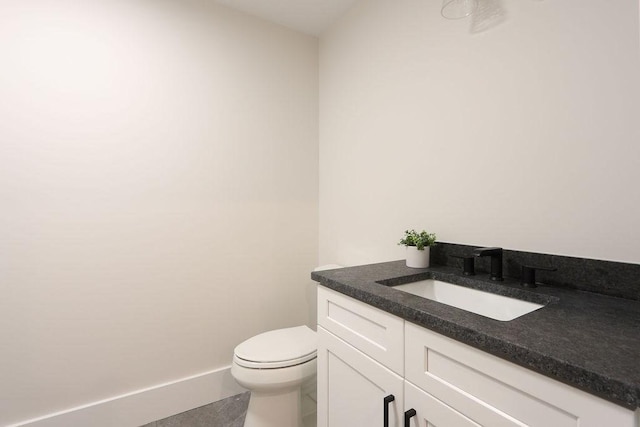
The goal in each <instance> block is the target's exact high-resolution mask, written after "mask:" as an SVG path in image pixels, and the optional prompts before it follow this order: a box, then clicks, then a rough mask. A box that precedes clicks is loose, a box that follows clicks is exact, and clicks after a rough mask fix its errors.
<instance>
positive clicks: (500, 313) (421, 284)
mask: <svg viewBox="0 0 640 427" xmlns="http://www.w3.org/2000/svg"><path fill="white" fill-rule="evenodd" d="M393 288H394V289H398V290H400V291H403V292H407V293H410V294H413V295H417V296H419V297H422V298H427V299H430V300H432V301H437V302H440V303H442V304H446V305H450V306H453V307H457V308H460V309H462V310H466V311H470V312H472V313H476V314H479V315H481V316H486V317H489V318H491V319H495V320H501V321H509V320H513V319H516V318H518V317H520V316H523V315H525V314H527V313H531V312H532V311H535V310H538V309H540V308H542V307H544V305H543V304H537V303H534V302H528V301H522V300H519V299H516V298H511V297H506V296H503V295H497V294H492V293H490V292H485V291H480V290H477V289H472V288H467V287H464V286H459V285H454V284H451V283H447V282H442V281H440V280H434V279H428V280H420V281H418V282H412V283H407V284H404V285H398V286H394V287H393Z"/></svg>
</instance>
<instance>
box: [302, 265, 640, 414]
mask: <svg viewBox="0 0 640 427" xmlns="http://www.w3.org/2000/svg"><path fill="white" fill-rule="evenodd" d="M311 278H312V279H313V280H315V281H317V282H319V283H320V284H321V285H323V286H325V287H327V288H330V289H333V290H335V291H338V292H340V293H343V294H345V295H348V296H351V297H353V298H355V299H358V300H360V301H362V302H365V303H367V304H369V305H372V306H374V307H377V308H380V309H382V310H384V311H386V312H389V313H391V314H395V315H396V316H399V317H401V318H403V319H405V320H407V321H409V322H412V323H415V324H417V325H420V326H423V327H425V328H428V329H431V330H433V331H436V332H439V333H441V334H442V335H445V336H448V337H451V338H453V339H455V340H457V341H460V342H463V343H465V344H468V345H471V346H473V347H476V348H478V349H481V350H484V351H486V352H488V353H490V354H493V355H495V356H498V357H500V358H502V359H505V360H508V361H510V362H513V363H516V364H518V365H520V366H524V367H525V368H529V369H532V370H534V371H536V372H539V373H541V374H543V375H545V376H547V377H550V378H553V379H555V380H558V381H561V382H563V383H566V384H569V385H571V386H573V387H577V388H579V389H581V390H584V391H586V392H588V393H591V394H593V395H596V396H598V397H601V398H604V399H607V400H609V401H611V402H614V403H616V404H618V405H621V406H624V407H626V408H628V409H632V410H636V409H637V408H638V407H640V302H639V301H634V300H630V299H624V298H616V297H611V296H605V295H601V294H596V293H591V292H585V291H578V290H573V289H564V288H556V287H547V286H544V285H539V286H538V287H537V288H535V289H531V290H529V289H525V288H522V287H521V286H520V285H519V283H518V282H517V281H515V280H510V279H505V281H504V282H500V283H496V282H492V281H490V280H489V279H488V277H487V276H486V275H485V274H478V275H477V276H472V277H466V276H463V275H462V274H461V272H460V270H458V269H455V268H451V267H432V268H427V269H414V268H408V267H406V266H405V262H404V260H402V261H393V262H385V263H379V264H370V265H363V266H357V267H347V268H343V269H339V270H328V271H319V272H313V273H312V274H311ZM428 278H434V279H440V280H443V281H448V282H451V283H456V284H459V285H464V286H470V287H474V288H478V289H484V290H488V291H491V292H493V293H500V294H503V295H508V296H513V297H516V298H519V299H525V300H528V301H532V302H541V303H546V304H547V305H546V307H544V308H542V309H540V310H537V311H534V312H532V313H529V314H526V315H524V316H522V317H519V318H517V319H514V320H512V321H508V322H502V321H498V320H493V319H490V318H487V317H484V316H480V315H477V314H474V313H470V312H467V311H464V310H461V309H457V308H455V307H451V306H448V305H444V304H441V303H438V302H434V301H430V300H427V299H424V298H420V297H417V296H415V295H411V294H408V293H405V292H402V291H399V290H396V289H393V287H392V286H393V285H399V284H402V283H408V282H413V281H416V280H423V279H428Z"/></svg>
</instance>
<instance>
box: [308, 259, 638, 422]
mask: <svg viewBox="0 0 640 427" xmlns="http://www.w3.org/2000/svg"><path fill="white" fill-rule="evenodd" d="M312 278H313V279H314V280H316V281H318V282H319V283H320V284H319V285H318V339H319V342H318V426H321V427H342V426H346V425H353V426H396V427H400V426H421V427H426V426H427V425H436V426H447V427H458V426H490V427H494V426H510V427H515V426H545V427H546V426H554V427H564V426H580V427H597V426H598V427H601V426H616V427H638V426H639V425H640V424H639V419H640V415H639V414H640V411H639V410H638V406H639V404H640V373H639V370H638V356H640V336H639V335H640V329H638V326H640V303H639V302H638V301H634V300H629V299H623V298H613V297H610V296H606V295H599V294H594V293H591V292H583V291H578V290H574V289H563V288H556V287H544V286H540V287H538V288H536V289H534V290H523V289H522V288H521V287H520V286H519V283H517V281H513V280H509V279H507V280H505V282H504V283H501V284H495V283H491V281H489V280H488V279H486V280H485V279H484V278H483V276H482V274H479V275H478V276H477V277H474V278H471V279H470V278H464V277H461V274H460V272H459V271H458V270H457V269H455V268H451V267H446V266H444V267H433V268H429V269H410V268H407V267H406V266H405V265H404V262H403V261H397V262H389V263H381V264H372V265H367V266H359V267H351V268H345V269H341V270H332V271H326V272H318V273H313V275H312ZM424 279H438V280H442V281H444V282H450V283H456V282H457V284H459V285H462V286H466V287H469V286H471V287H475V288H477V289H481V290H484V291H489V292H493V293H496V292H497V293H501V294H503V295H508V296H510V297H517V298H519V299H524V300H528V301H533V302H536V303H541V304H542V305H543V307H542V308H540V309H538V310H535V311H532V312H530V313H528V314H524V315H522V316H520V317H517V318H515V319H513V320H510V321H499V320H494V319H490V318H488V317H486V316H481V315H478V314H475V313H472V312H469V311H466V310H462V309H458V308H455V307H451V306H449V305H444V304H441V303H439V302H435V301H431V300H429V299H426V298H422V297H419V296H417V295H413V294H410V293H407V292H403V291H401V290H399V289H394V286H395V285H402V284H405V283H412V282H417V281H419V280H424Z"/></svg>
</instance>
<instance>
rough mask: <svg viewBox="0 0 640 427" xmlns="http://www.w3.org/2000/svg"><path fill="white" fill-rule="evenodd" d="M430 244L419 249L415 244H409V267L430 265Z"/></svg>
mask: <svg viewBox="0 0 640 427" xmlns="http://www.w3.org/2000/svg"><path fill="white" fill-rule="evenodd" d="M429 249H430V248H429V246H427V247H426V248H424V250H422V251H419V250H418V249H417V248H416V247H415V246H407V267H411V268H427V267H429Z"/></svg>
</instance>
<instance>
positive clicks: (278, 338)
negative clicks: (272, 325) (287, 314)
mask: <svg viewBox="0 0 640 427" xmlns="http://www.w3.org/2000/svg"><path fill="white" fill-rule="evenodd" d="M316 355H317V338H316V333H315V332H314V331H312V330H311V329H309V328H308V327H307V326H296V327H294V328H286V329H276V330H275V331H269V332H265V333H263V334H260V335H256V336H255V337H252V338H249V339H248V340H246V341H244V342H243V343H241V344H239V345H238V346H237V347H236V348H235V350H234V352H233V356H234V357H233V358H234V361H235V362H236V363H237V364H238V365H240V366H244V367H247V368H257V369H274V368H284V367H288V366H294V365H299V364H300V363H304V362H307V361H309V360H312V359H315V358H316Z"/></svg>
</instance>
